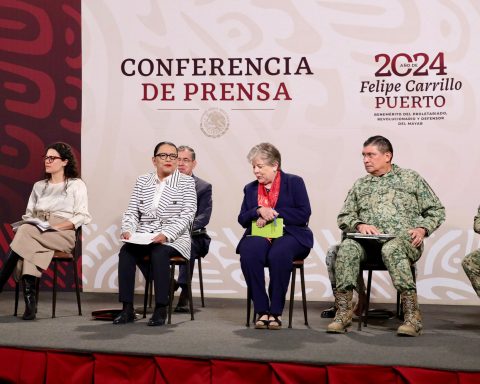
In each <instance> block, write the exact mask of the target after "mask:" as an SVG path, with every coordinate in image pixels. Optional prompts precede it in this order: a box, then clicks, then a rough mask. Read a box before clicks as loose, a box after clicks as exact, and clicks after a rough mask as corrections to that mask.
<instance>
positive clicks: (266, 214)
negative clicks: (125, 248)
mask: <svg viewBox="0 0 480 384" xmlns="http://www.w3.org/2000/svg"><path fill="white" fill-rule="evenodd" d="M257 213H258V216H259V217H258V219H257V227H258V228H262V227H264V226H265V225H266V224H267V223H268V222H269V221H272V220H273V219H275V218H276V217H277V216H278V212H277V211H275V210H274V209H273V208H269V207H260V208H258V209H257Z"/></svg>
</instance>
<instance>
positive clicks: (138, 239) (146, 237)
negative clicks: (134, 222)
mask: <svg viewBox="0 0 480 384" xmlns="http://www.w3.org/2000/svg"><path fill="white" fill-rule="evenodd" d="M157 235H158V234H157V233H148V232H135V233H132V234H131V235H130V238H129V239H128V240H127V239H120V240H121V241H123V242H124V243H132V244H140V245H148V244H150V243H151V242H152V240H153V238H155V237H156V236H157Z"/></svg>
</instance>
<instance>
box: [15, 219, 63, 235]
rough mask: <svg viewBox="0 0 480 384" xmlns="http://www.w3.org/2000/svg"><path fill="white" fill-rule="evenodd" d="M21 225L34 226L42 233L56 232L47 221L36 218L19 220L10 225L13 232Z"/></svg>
mask: <svg viewBox="0 0 480 384" xmlns="http://www.w3.org/2000/svg"><path fill="white" fill-rule="evenodd" d="M22 224H33V225H35V226H36V227H37V228H38V229H40V230H41V231H42V232H45V231H47V230H50V231H56V229H55V228H53V227H52V226H51V225H50V223H49V222H48V221H42V220H40V219H37V218H31V219H26V220H20V221H16V222H15V223H12V224H11V226H12V228H13V230H14V231H16V230H17V229H18V227H20V226H21V225H22Z"/></svg>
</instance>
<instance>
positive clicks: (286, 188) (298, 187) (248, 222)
mask: <svg viewBox="0 0 480 384" xmlns="http://www.w3.org/2000/svg"><path fill="white" fill-rule="evenodd" d="M280 172H281V181H280V194H279V196H278V201H277V205H276V206H275V210H276V211H277V212H278V214H279V216H278V217H281V218H283V224H284V232H286V233H288V234H290V235H292V236H293V237H295V239H297V240H298V242H299V243H300V244H302V245H303V246H305V247H307V248H313V233H312V231H311V230H310V228H308V221H309V219H310V215H311V213H312V210H311V208H310V200H309V199H308V194H307V189H306V188H305V183H304V182H303V179H302V178H301V177H300V176H297V175H291V174H288V173H284V172H283V171H280ZM243 193H244V196H243V202H242V207H241V209H240V214H239V215H238V223H239V224H240V225H241V226H242V227H243V228H246V230H245V233H244V234H243V237H242V239H241V240H240V242H239V243H238V246H237V253H239V251H238V250H239V246H240V243H241V242H242V240H243V239H244V238H245V237H246V236H247V235H249V234H250V233H251V230H252V221H253V220H257V218H258V215H257V207H258V181H257V180H255V181H252V182H251V183H249V184H247V185H246V186H245V188H244V189H243Z"/></svg>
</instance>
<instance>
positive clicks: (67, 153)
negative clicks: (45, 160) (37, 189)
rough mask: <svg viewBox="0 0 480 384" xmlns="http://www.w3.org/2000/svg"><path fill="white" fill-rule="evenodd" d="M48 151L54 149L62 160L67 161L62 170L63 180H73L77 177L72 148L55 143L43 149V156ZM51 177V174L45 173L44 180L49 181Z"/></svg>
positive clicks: (65, 144)
mask: <svg viewBox="0 0 480 384" xmlns="http://www.w3.org/2000/svg"><path fill="white" fill-rule="evenodd" d="M49 149H54V150H55V151H57V152H58V154H59V155H60V157H61V158H62V160H68V162H67V165H66V166H65V169H64V170H63V172H64V176H65V179H74V178H77V177H78V169H77V159H76V158H75V155H74V154H73V150H72V147H71V146H70V145H69V144H67V143H63V142H61V141H59V142H57V143H53V144H50V145H49V146H47V147H46V148H45V155H46V154H47V152H48V150H49ZM51 177H52V174H51V173H45V178H46V179H48V180H50V178H51Z"/></svg>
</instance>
